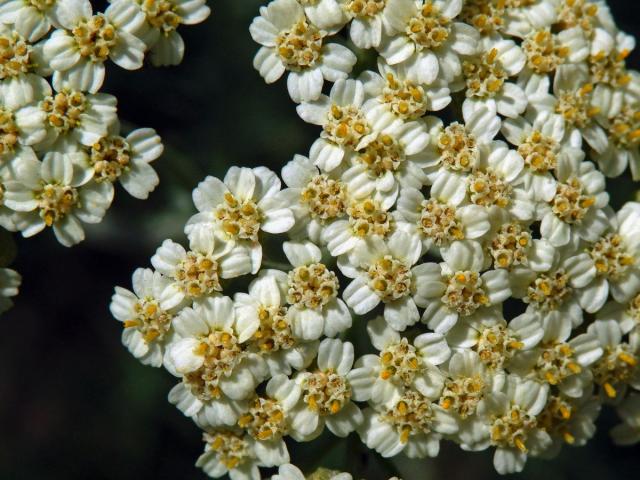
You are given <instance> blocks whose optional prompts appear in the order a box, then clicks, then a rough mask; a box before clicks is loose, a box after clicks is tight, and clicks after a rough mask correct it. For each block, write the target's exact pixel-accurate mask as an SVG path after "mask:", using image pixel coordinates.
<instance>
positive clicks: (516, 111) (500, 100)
mask: <svg viewBox="0 0 640 480" xmlns="http://www.w3.org/2000/svg"><path fill="white" fill-rule="evenodd" d="M524 64H525V56H524V54H523V53H522V50H521V49H520V47H519V46H518V45H516V44H515V42H514V41H513V40H504V39H500V40H496V39H489V38H483V39H482V40H481V42H480V52H479V53H477V54H476V55H475V57H470V58H469V59H467V60H464V61H463V62H462V74H463V77H464V85H465V94H466V97H467V99H466V100H465V102H479V103H492V102H495V108H496V110H497V112H498V113H499V114H500V115H504V116H505V117H510V118H518V116H519V115H520V114H522V112H524V110H525V108H526V107H527V97H526V95H525V93H524V91H523V90H522V88H521V87H520V86H518V85H517V84H515V83H512V82H509V81H508V80H509V77H514V76H515V75H517V74H518V73H519V72H520V71H521V70H522V68H523V67H524Z"/></svg>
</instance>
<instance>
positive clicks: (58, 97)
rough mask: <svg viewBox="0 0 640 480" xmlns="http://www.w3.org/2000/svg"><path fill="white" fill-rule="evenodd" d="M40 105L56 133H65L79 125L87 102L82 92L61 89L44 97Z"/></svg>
mask: <svg viewBox="0 0 640 480" xmlns="http://www.w3.org/2000/svg"><path fill="white" fill-rule="evenodd" d="M40 107H41V108H42V110H43V111H44V112H45V113H46V114H47V123H48V125H49V126H50V127H51V128H53V129H54V130H55V131H56V132H58V133H65V132H68V131H69V130H73V129H74V128H77V127H79V126H80V124H81V122H82V118H81V117H82V114H83V113H84V112H85V110H86V109H87V107H88V102H87V99H86V97H85V95H84V94H83V93H82V92H77V91H71V90H63V91H62V92H59V93H56V94H55V96H50V97H46V98H45V99H44V100H43V101H42V103H41V105H40Z"/></svg>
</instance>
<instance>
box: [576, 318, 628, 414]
mask: <svg viewBox="0 0 640 480" xmlns="http://www.w3.org/2000/svg"><path fill="white" fill-rule="evenodd" d="M587 332H588V333H590V334H592V335H595V336H596V337H597V339H598V342H599V344H600V346H601V347H602V349H603V350H604V354H603V355H602V358H600V360H598V361H597V362H596V363H594V364H593V365H592V366H591V372H592V373H593V381H594V382H595V384H596V385H598V386H599V387H600V390H601V392H600V393H601V396H602V397H604V398H605V399H608V400H609V401H617V400H620V399H621V398H624V396H625V393H626V391H627V389H628V387H629V386H630V387H632V388H634V389H635V390H640V332H638V331H635V332H632V333H631V335H630V336H629V339H628V341H625V340H624V338H623V335H622V331H621V330H620V326H619V325H618V323H616V322H615V321H613V320H596V321H595V322H593V323H592V324H591V325H589V328H588V329H587Z"/></svg>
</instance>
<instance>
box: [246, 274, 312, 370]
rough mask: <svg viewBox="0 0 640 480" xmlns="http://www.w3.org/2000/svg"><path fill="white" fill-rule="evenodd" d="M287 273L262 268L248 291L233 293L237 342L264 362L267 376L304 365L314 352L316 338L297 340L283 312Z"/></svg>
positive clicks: (285, 302)
mask: <svg viewBox="0 0 640 480" xmlns="http://www.w3.org/2000/svg"><path fill="white" fill-rule="evenodd" d="M288 288H289V280H288V275H287V274H286V273H285V272H281V271H279V270H262V271H261V272H260V273H259V274H258V276H257V277H256V278H255V279H254V280H253V281H252V282H251V283H250V284H249V290H248V293H236V294H235V296H234V302H235V310H236V317H237V319H238V321H237V328H238V334H239V337H238V338H239V340H240V342H243V343H244V342H246V349H247V350H249V351H253V352H256V353H258V354H260V355H261V356H262V358H263V359H264V360H265V361H266V362H267V365H268V367H269V372H270V374H271V376H273V375H277V374H278V373H284V374H285V375H290V374H291V372H292V370H293V369H296V370H302V369H303V368H306V367H307V366H308V365H309V364H310V363H311V361H312V360H313V359H314V357H315V356H316V354H317V348H318V344H317V342H301V341H300V340H299V339H298V338H296V337H295V336H294V335H293V328H292V325H291V318H290V317H289V316H288V315H287V310H288V309H289V305H288V304H287V294H288Z"/></svg>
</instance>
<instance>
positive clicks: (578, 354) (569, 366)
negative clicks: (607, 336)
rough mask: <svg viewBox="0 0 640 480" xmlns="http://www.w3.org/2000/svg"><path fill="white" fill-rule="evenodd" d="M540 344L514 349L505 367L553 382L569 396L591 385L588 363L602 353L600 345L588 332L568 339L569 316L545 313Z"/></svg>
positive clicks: (580, 393) (590, 363) (517, 372)
mask: <svg viewBox="0 0 640 480" xmlns="http://www.w3.org/2000/svg"><path fill="white" fill-rule="evenodd" d="M542 328H543V329H544V336H543V337H542V339H541V340H540V344H539V345H538V346H537V347H536V348H533V349H531V350H528V351H526V352H518V353H516V355H515V356H514V357H513V359H512V360H511V362H510V363H509V371H510V372H512V373H516V374H518V375H520V376H521V377H522V378H533V379H535V380H537V381H538V382H541V383H548V384H549V385H554V386H556V387H557V388H558V390H559V391H560V392H561V393H563V394H564V395H566V396H568V397H571V398H579V397H581V396H583V395H584V394H585V393H586V391H588V390H589V389H590V387H591V382H592V376H591V372H590V371H589V368H588V367H589V366H590V365H592V364H593V363H594V362H596V361H597V360H598V359H599V358H600V357H601V356H602V347H601V346H600V344H599V342H598V339H597V337H596V336H595V335H593V334H591V333H583V334H581V335H577V336H575V337H573V338H571V339H569V337H570V336H571V328H572V325H571V319H569V318H566V317H564V318H550V317H546V318H545V319H544V320H543V321H542Z"/></svg>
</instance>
